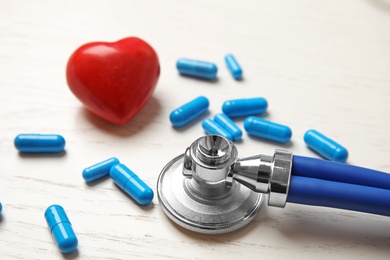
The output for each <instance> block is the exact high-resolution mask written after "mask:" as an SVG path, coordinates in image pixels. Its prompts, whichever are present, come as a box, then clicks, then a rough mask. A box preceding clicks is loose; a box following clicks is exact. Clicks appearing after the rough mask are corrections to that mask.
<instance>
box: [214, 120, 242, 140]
mask: <svg viewBox="0 0 390 260" xmlns="http://www.w3.org/2000/svg"><path fill="white" fill-rule="evenodd" d="M214 121H215V122H216V123H217V124H218V125H220V126H221V127H222V128H223V129H225V130H226V131H227V132H228V133H229V134H230V135H231V136H232V140H233V141H238V140H240V139H241V137H242V131H241V129H240V128H239V127H238V126H237V125H236V124H235V123H234V122H233V121H232V120H231V119H230V118H229V117H228V116H226V115H225V114H216V115H215V116H214Z"/></svg>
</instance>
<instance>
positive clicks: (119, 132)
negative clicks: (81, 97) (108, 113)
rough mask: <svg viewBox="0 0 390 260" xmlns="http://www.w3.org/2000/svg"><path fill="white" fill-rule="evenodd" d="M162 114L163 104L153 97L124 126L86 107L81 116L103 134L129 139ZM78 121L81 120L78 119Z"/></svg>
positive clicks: (82, 108)
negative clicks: (111, 121) (109, 120)
mask: <svg viewBox="0 0 390 260" xmlns="http://www.w3.org/2000/svg"><path fill="white" fill-rule="evenodd" d="M160 113H161V104H160V102H159V101H158V100H157V99H156V98H155V97H152V98H151V99H150V100H149V101H148V103H146V105H145V106H144V107H143V108H142V109H141V111H139V112H138V114H137V115H136V116H135V117H133V118H132V119H131V120H130V121H129V122H128V123H126V124H124V125H116V124H113V123H110V122H108V121H106V120H104V119H102V118H100V117H98V116H96V115H95V114H93V113H92V112H90V111H89V110H88V109H86V108H85V107H81V109H80V115H81V117H82V119H83V120H87V121H88V122H89V123H91V124H92V125H93V126H94V127H96V128H97V129H100V130H101V131H103V132H107V133H109V134H112V135H116V136H122V137H128V136H131V135H133V134H136V133H138V132H140V131H142V130H143V129H145V128H146V127H147V126H148V125H149V124H150V123H151V122H152V121H153V120H154V119H155V118H156V117H157V116H158V115H159V114H160ZM77 120H80V118H78V119H77Z"/></svg>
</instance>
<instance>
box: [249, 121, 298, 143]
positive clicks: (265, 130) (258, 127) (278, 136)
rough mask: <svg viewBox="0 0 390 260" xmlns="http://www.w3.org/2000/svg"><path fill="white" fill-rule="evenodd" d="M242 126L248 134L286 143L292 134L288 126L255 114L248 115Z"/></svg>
mask: <svg viewBox="0 0 390 260" xmlns="http://www.w3.org/2000/svg"><path fill="white" fill-rule="evenodd" d="M244 128H245V130H246V131H247V132H248V134H249V135H253V136H256V137H260V138H264V139H268V140H271V141H275V142H279V143H287V142H288V141H290V139H291V135H292V131H291V129H290V128H289V127H288V126H285V125H281V124H277V123H274V122H271V121H268V120H265V119H263V118H259V117H255V116H250V117H248V118H246V119H245V120H244Z"/></svg>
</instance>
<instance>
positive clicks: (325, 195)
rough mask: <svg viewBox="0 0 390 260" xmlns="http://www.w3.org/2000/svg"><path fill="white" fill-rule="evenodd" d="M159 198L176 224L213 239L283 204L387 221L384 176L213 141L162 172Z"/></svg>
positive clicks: (200, 143) (389, 177)
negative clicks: (247, 152) (243, 151)
mask: <svg viewBox="0 0 390 260" xmlns="http://www.w3.org/2000/svg"><path fill="white" fill-rule="evenodd" d="M157 194H158V199H159V201H160V204H161V206H162V209H163V211H164V212H165V214H166V215H167V216H168V217H169V218H170V219H171V220H172V221H174V222H175V223H176V224H178V225H180V226H182V227H184V228H186V229H189V230H192V231H195V232H200V233H206V234H219V233H226V232H230V231H234V230H237V229H239V228H241V227H243V226H245V225H247V224H248V223H250V222H251V221H252V220H253V219H254V217H255V216H256V214H257V213H258V212H259V210H260V209H261V207H262V204H263V201H264V197H265V194H268V205H269V206H276V207H281V208H283V207H285V205H286V203H287V202H290V203H298V204H305V205H312V206H324V207H333V208H339V209H345V210H353V211H360V212H365V213H371V214H378V215H384V216H390V174H387V173H385V172H380V171H375V170H371V169H367V168H362V167H358V166H353V165H348V164H343V163H337V162H331V161H326V160H321V159H316V158H309V157H303V156H297V155H294V156H293V154H292V153H291V152H288V151H285V150H279V149H277V150H276V151H275V153H274V155H273V156H268V155H262V154H260V155H255V156H251V157H247V158H240V157H239V156H238V152H237V148H236V146H235V145H234V144H233V143H232V142H230V141H229V140H227V139H225V138H223V137H221V136H218V135H207V136H203V137H201V138H199V139H197V140H196V141H195V142H193V143H192V144H191V146H190V147H188V148H187V149H186V151H185V153H184V154H182V155H180V156H178V157H176V158H174V159H173V160H171V161H170V162H169V163H168V164H167V165H166V166H165V167H164V169H163V170H162V172H161V174H160V176H159V178H158V183H157Z"/></svg>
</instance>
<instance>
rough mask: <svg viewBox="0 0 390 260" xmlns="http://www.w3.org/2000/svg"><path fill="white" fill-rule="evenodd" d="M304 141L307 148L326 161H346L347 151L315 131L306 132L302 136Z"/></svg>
mask: <svg viewBox="0 0 390 260" xmlns="http://www.w3.org/2000/svg"><path fill="white" fill-rule="evenodd" d="M304 140H305V143H306V145H307V146H308V147H309V148H311V149H312V150H314V151H315V152H316V153H318V154H319V155H321V156H322V157H324V158H326V159H328V160H331V161H336V162H346V161H347V158H348V150H347V149H346V148H345V147H343V146H342V145H340V144H339V143H337V142H335V141H334V140H332V139H330V138H329V137H326V136H325V135H323V134H321V133H320V132H318V131H316V130H313V129H311V130H308V131H307V132H306V133H305V135H304Z"/></svg>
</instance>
